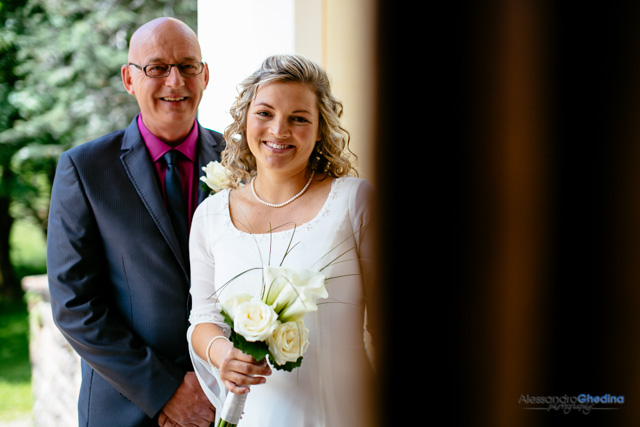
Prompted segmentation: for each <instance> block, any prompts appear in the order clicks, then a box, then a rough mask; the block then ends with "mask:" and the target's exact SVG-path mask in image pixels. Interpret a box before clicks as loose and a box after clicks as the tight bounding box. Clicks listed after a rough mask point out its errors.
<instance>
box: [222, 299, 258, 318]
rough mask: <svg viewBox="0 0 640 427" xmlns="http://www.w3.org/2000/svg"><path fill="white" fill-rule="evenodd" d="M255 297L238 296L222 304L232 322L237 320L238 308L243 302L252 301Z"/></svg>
mask: <svg viewBox="0 0 640 427" xmlns="http://www.w3.org/2000/svg"><path fill="white" fill-rule="evenodd" d="M252 298H253V297H252V296H251V295H249V294H238V295H234V296H232V297H231V298H229V299H227V300H226V301H224V302H223V303H222V309H223V310H224V311H225V312H226V313H227V314H228V315H229V317H230V318H231V320H233V319H235V318H236V316H235V312H236V307H238V306H239V305H240V304H242V303H243V302H247V301H251V299H252Z"/></svg>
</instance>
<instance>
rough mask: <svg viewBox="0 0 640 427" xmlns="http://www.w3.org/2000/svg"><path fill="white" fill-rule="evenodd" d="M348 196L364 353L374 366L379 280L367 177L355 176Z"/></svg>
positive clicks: (371, 189) (372, 203) (372, 196)
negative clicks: (360, 287)
mask: <svg viewBox="0 0 640 427" xmlns="http://www.w3.org/2000/svg"><path fill="white" fill-rule="evenodd" d="M354 181H355V186H354V189H353V191H351V192H350V197H349V216H350V219H351V226H352V230H353V232H354V234H355V235H356V236H357V238H356V245H357V250H358V259H359V262H360V271H361V273H362V283H363V286H364V293H365V299H366V318H365V325H364V329H365V330H364V335H365V336H364V339H365V344H366V347H367V353H368V355H369V358H370V360H371V362H372V363H373V364H374V365H375V348H376V343H379V342H381V341H380V337H379V336H378V334H379V333H380V332H381V331H382V327H381V325H380V324H379V320H380V317H381V316H380V315H379V313H380V310H381V308H380V297H379V296H380V288H379V287H380V283H379V280H378V278H379V274H377V273H378V272H377V269H376V256H377V252H376V230H377V215H376V211H375V206H376V202H375V198H376V195H375V189H374V187H373V186H372V185H371V184H370V183H369V182H368V181H366V180H362V179H357V180H354Z"/></svg>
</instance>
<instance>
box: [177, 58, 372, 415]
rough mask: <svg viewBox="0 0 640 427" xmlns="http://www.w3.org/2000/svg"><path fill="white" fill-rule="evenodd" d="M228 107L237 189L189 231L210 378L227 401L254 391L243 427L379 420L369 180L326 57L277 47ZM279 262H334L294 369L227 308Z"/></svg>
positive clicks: (226, 157)
mask: <svg viewBox="0 0 640 427" xmlns="http://www.w3.org/2000/svg"><path fill="white" fill-rule="evenodd" d="M231 114H232V117H233V118H234V122H233V124H232V125H230V126H229V128H228V129H227V130H226V133H225V139H226V141H227V147H226V151H224V152H223V161H222V163H223V165H224V166H226V167H227V168H228V170H229V172H230V180H229V185H228V187H229V188H227V189H225V190H222V191H220V192H218V193H216V194H215V195H213V196H211V197H209V198H208V199H207V200H206V201H205V202H203V203H202V204H201V206H200V207H199V208H198V211H197V212H196V214H195V216H194V220H193V225H192V231H191V240H190V253H191V274H192V279H191V280H192V284H191V294H192V301H193V309H192V312H191V318H190V321H191V327H190V329H189V332H188V338H189V342H190V350H191V355H192V360H193V363H194V367H195V370H196V373H197V374H198V377H199V380H200V381H201V385H202V387H203V389H204V390H205V392H206V394H207V395H208V397H209V399H210V400H211V402H212V403H213V404H214V406H216V408H218V409H220V408H221V405H222V403H223V401H224V399H225V397H226V395H227V394H228V393H236V394H245V393H249V390H250V393H249V395H248V397H247V400H246V406H245V408H244V414H243V417H242V423H241V426H261V427H264V426H278V427H280V426H320V425H326V426H342V425H344V426H350V427H354V426H360V425H363V426H364V425H370V423H369V420H368V417H367V410H366V409H367V408H366V396H367V390H368V388H367V380H368V379H370V378H371V376H370V374H371V372H372V368H371V364H370V357H368V356H369V355H368V353H367V351H368V348H367V347H366V346H365V340H364V330H365V329H364V328H365V322H364V320H365V308H366V303H367V295H368V294H370V292H369V291H368V290H367V283H368V281H367V280H366V279H367V277H368V274H369V273H368V272H369V271H370V269H371V267H372V266H371V265H370V260H371V257H370V251H371V249H372V248H371V245H370V239H371V235H370V232H371V230H370V228H369V227H368V224H369V222H370V215H371V212H370V200H371V197H372V188H371V185H370V184H369V183H368V182H367V181H365V180H363V179H361V178H357V177H355V176H353V175H355V170H354V167H353V164H352V160H353V156H352V155H351V153H350V151H349V147H348V146H349V133H348V132H347V131H346V130H345V129H343V127H342V126H341V124H340V116H341V114H342V104H341V103H340V102H339V101H338V100H336V99H335V98H334V97H333V95H332V94H331V91H330V84H329V80H328V77H327V75H326V73H325V72H324V71H323V70H322V69H321V68H320V67H319V66H318V65H316V64H315V63H313V62H312V61H309V60H307V59H306V58H304V57H301V56H297V55H279V56H273V57H269V58H267V59H266V60H265V61H264V63H263V64H262V66H261V67H260V68H259V69H258V70H257V71H256V72H255V73H253V74H252V75H251V76H250V77H249V78H247V79H246V80H245V81H244V82H242V84H241V85H240V88H239V95H238V97H237V99H236V102H235V104H234V105H233V107H232V109H231ZM280 264H281V265H282V266H284V267H291V268H305V269H311V270H316V269H317V270H320V269H322V268H323V267H325V266H327V265H328V267H326V268H324V269H322V274H324V275H325V277H326V278H327V281H326V290H327V293H328V297H327V298H326V299H323V300H320V301H319V302H318V310H317V311H315V312H312V313H307V314H306V315H305V317H304V322H305V325H306V327H307V328H308V331H309V332H308V343H307V344H306V345H308V347H307V348H306V351H305V352H304V357H303V359H304V360H303V362H302V364H301V366H300V367H299V368H296V369H295V370H293V371H292V372H286V371H281V370H277V369H274V368H273V367H272V366H270V365H269V363H268V362H267V361H266V359H264V360H262V361H261V362H256V361H255V360H254V359H253V358H252V357H251V356H247V355H246V354H244V353H242V352H241V351H240V350H238V349H237V348H235V347H234V346H233V344H231V342H229V340H228V339H227V338H228V337H229V334H230V328H229V327H228V326H227V324H225V322H224V320H223V318H222V316H221V314H220V310H221V308H220V303H221V302H224V301H225V300H226V299H228V298H229V297H231V296H233V295H237V294H240V293H249V294H253V295H255V294H257V293H258V292H259V290H260V287H261V285H262V273H261V270H260V267H263V266H264V265H280ZM243 272H247V273H245V274H242V275H241V276H239V277H238V275H239V274H240V273H243ZM219 412H220V411H219V410H218V413H219Z"/></svg>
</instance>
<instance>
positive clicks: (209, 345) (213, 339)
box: [207, 335, 231, 369]
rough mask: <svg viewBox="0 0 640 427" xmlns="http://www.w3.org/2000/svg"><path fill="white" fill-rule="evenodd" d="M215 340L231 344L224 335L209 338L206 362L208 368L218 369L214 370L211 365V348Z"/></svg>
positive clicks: (213, 367)
mask: <svg viewBox="0 0 640 427" xmlns="http://www.w3.org/2000/svg"><path fill="white" fill-rule="evenodd" d="M216 340H225V341H227V342H231V341H229V338H227V337H225V336H224V335H216V336H215V337H213V338H211V341H209V344H207V362H208V363H209V366H211V368H212V369H218V368H216V367H215V366H214V365H213V363H211V354H210V353H211V346H212V345H213V343H214V342H216Z"/></svg>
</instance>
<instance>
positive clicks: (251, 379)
mask: <svg viewBox="0 0 640 427" xmlns="http://www.w3.org/2000/svg"><path fill="white" fill-rule="evenodd" d="M225 344H226V348H225V349H220V350H221V352H219V353H218V354H219V355H221V357H219V358H218V361H219V364H218V367H219V370H220V378H221V379H222V382H223V383H224V385H225V387H226V388H227V390H229V391H230V392H232V393H236V394H244V393H248V392H249V387H250V386H252V385H255V384H264V383H265V382H266V378H265V376H269V375H271V368H270V367H269V364H268V363H267V358H266V357H265V358H264V359H262V360H261V361H260V362H257V361H256V360H255V359H254V358H253V357H251V356H249V355H247V354H244V353H243V352H242V351H240V350H238V349H237V348H235V347H234V346H233V344H231V343H229V342H227V343H225ZM220 347H222V346H220Z"/></svg>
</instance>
